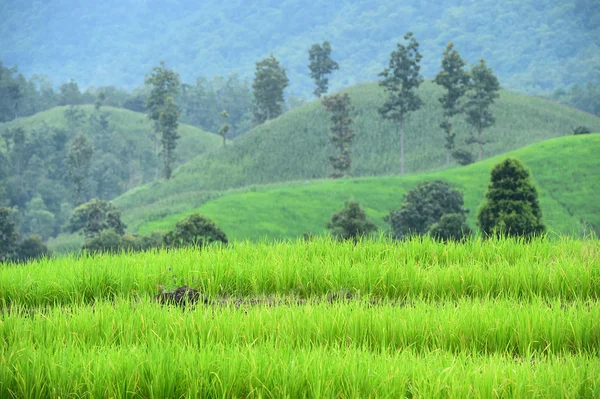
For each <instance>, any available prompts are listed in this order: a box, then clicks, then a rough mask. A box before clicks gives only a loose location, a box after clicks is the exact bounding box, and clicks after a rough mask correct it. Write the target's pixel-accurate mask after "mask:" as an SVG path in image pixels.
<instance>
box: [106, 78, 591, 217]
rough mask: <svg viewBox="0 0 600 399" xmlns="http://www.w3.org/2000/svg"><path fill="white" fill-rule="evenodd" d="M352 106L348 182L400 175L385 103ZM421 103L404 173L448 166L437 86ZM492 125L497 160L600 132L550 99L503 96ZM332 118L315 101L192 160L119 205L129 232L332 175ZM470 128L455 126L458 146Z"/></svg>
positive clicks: (370, 100) (359, 101) (356, 97)
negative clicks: (251, 189) (211, 202)
mask: <svg viewBox="0 0 600 399" xmlns="http://www.w3.org/2000/svg"><path fill="white" fill-rule="evenodd" d="M345 92H347V93H349V94H350V96H351V98H352V101H353V104H354V106H355V108H356V113H355V115H354V120H355V128H356V139H355V141H354V143H353V148H352V151H353V160H352V165H353V167H352V173H353V176H356V177H359V176H374V175H392V174H396V173H398V171H399V169H400V166H399V155H398V154H399V141H398V135H397V133H396V128H395V126H394V125H393V124H391V123H390V122H387V121H384V120H382V119H381V118H380V116H379V114H378V112H377V109H378V107H379V106H380V105H381V104H382V102H383V99H384V93H383V91H382V90H381V89H380V88H379V87H378V85H377V84H376V83H370V84H363V85H358V86H355V87H352V88H350V89H348V90H346V91H345ZM420 93H421V96H422V98H423V99H424V102H425V105H424V106H423V107H422V109H421V110H419V111H418V112H416V113H414V115H412V116H411V117H410V120H409V122H408V125H407V129H406V132H407V133H406V170H407V172H408V173H422V172H428V171H435V170H439V169H440V168H442V167H443V165H444V161H445V155H444V154H445V152H444V151H445V150H444V147H443V132H442V130H441V129H440V128H439V126H438V125H439V120H440V119H441V118H442V111H441V106H440V104H439V102H438V100H437V99H438V97H439V96H440V94H441V90H440V89H439V87H438V86H437V85H435V84H433V83H431V82H426V83H425V84H424V85H423V86H422V88H421V89H420ZM493 112H494V114H495V115H496V119H497V123H496V125H495V126H494V127H492V128H490V129H489V131H487V132H486V134H485V135H486V137H487V138H489V140H490V141H491V142H490V143H489V144H488V145H486V147H485V149H484V156H485V157H489V156H494V155H498V154H501V153H504V152H507V151H512V150H516V149H518V148H522V147H524V146H526V145H529V144H533V143H536V142H540V141H543V140H547V139H551V138H555V137H560V136H564V135H568V134H571V132H572V129H573V127H575V126H579V125H585V126H588V127H590V128H592V129H594V130H596V131H600V118H598V117H595V116H593V115H591V114H587V113H584V112H581V111H577V110H574V109H572V108H568V107H565V106H562V105H559V104H556V103H553V102H550V101H547V100H543V99H540V98H536V97H531V96H527V95H523V94H518V93H513V92H509V91H505V90H503V91H501V94H500V98H499V99H498V101H497V103H496V104H495V105H494V107H493ZM328 129H329V116H328V115H327V114H326V113H325V112H324V111H323V107H322V106H321V105H320V103H319V102H317V101H314V102H312V103H309V104H306V105H304V106H301V107H299V108H297V109H294V110H292V111H290V112H288V113H286V114H284V115H283V116H281V117H280V118H278V119H276V120H272V121H269V122H267V123H265V124H264V125H261V126H258V127H256V128H255V129H253V130H252V131H251V132H249V133H247V134H245V135H243V136H242V137H240V138H238V139H236V140H235V141H234V142H233V143H232V145H228V146H227V147H226V148H220V149H218V150H216V151H213V152H210V153H206V154H204V155H202V156H199V157H196V158H194V159H193V160H192V161H190V162H188V163H187V164H185V165H183V166H182V167H180V168H179V169H178V170H176V171H175V173H174V176H173V178H172V179H171V180H170V181H168V182H160V183H156V184H151V185H146V186H142V187H138V188H136V189H134V190H132V191H130V192H128V193H126V194H125V195H123V196H121V197H119V198H118V199H116V201H115V202H116V203H117V205H118V206H119V207H120V208H121V209H122V210H123V213H124V214H125V215H129V216H127V219H129V220H128V223H129V224H130V227H131V228H133V229H135V228H136V226H137V225H139V223H140V222H143V221H149V220H154V219H157V218H161V217H164V216H166V215H168V214H170V213H176V212H181V211H185V210H187V209H190V208H192V207H196V206H199V205H201V204H202V203H204V202H206V200H208V199H213V198H215V197H216V196H219V195H220V193H219V192H220V191H223V190H227V189H231V188H241V187H244V186H248V185H252V184H268V183H274V182H286V181H293V180H302V179H318V178H324V177H327V176H328V175H329V173H330V172H331V169H330V166H329V164H328V161H327V159H328V156H329V154H330V153H331V147H330V145H329V142H328ZM469 129H470V128H469V127H468V125H467V124H466V123H465V122H464V121H462V120H457V121H456V131H457V133H458V137H457V143H462V142H464V140H465V139H466V138H467V136H468V132H469V131H470V130H469Z"/></svg>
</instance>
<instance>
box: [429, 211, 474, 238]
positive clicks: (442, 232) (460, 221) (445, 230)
mask: <svg viewBox="0 0 600 399" xmlns="http://www.w3.org/2000/svg"><path fill="white" fill-rule="evenodd" d="M471 234H472V231H471V228H470V227H469V225H468V224H467V222H466V218H465V215H464V214H460V213H446V214H444V215H442V218H441V219H440V221H439V222H438V223H434V224H433V225H432V226H431V228H430V229H429V235H430V236H431V237H433V238H434V239H436V240H440V241H443V242H448V241H463V240H464V239H466V238H467V237H469V236H471Z"/></svg>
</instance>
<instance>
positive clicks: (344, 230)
mask: <svg viewBox="0 0 600 399" xmlns="http://www.w3.org/2000/svg"><path fill="white" fill-rule="evenodd" d="M327 228H328V229H330V230H331V234H332V235H333V236H334V237H337V238H338V239H342V240H353V241H354V242H356V241H358V239H359V237H363V236H366V235H368V234H371V233H372V232H374V231H376V230H377V226H375V224H374V223H373V222H371V221H369V220H367V215H366V214H365V211H364V209H363V208H362V207H361V206H360V204H359V203H358V202H355V201H346V202H344V208H343V209H342V210H341V211H339V212H337V213H335V214H334V215H333V216H331V221H330V222H329V223H327Z"/></svg>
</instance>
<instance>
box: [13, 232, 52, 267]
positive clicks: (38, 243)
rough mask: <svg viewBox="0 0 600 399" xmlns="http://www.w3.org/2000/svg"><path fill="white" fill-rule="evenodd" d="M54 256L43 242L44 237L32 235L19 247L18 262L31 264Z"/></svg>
mask: <svg viewBox="0 0 600 399" xmlns="http://www.w3.org/2000/svg"><path fill="white" fill-rule="evenodd" d="M51 255H52V251H50V250H49V249H48V247H46V245H45V244H44V242H43V241H42V237H40V236H38V235H31V236H29V237H27V238H25V239H24V240H23V241H21V242H20V243H19V245H18V247H17V255H16V258H15V259H16V261H18V262H29V261H31V260H34V259H38V258H42V257H48V256H51Z"/></svg>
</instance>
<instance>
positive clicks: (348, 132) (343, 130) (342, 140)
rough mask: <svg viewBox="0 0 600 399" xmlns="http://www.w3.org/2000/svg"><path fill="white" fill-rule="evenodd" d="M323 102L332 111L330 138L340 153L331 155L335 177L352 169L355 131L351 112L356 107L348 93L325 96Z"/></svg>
mask: <svg viewBox="0 0 600 399" xmlns="http://www.w3.org/2000/svg"><path fill="white" fill-rule="evenodd" d="M321 103H322V104H323V105H324V106H325V110H326V111H327V112H329V113H331V122H332V125H331V127H330V133H329V140H330V141H331V144H333V146H334V147H335V148H336V149H337V151H338V154H336V155H332V156H330V157H329V163H330V164H331V166H332V167H333V169H334V172H333V173H332V174H331V175H330V176H331V177H333V178H338V177H343V176H344V175H345V174H346V173H348V172H349V171H350V166H351V165H352V151H351V149H350V144H352V139H353V138H354V136H355V133H354V129H353V128H352V124H353V123H354V121H353V120H352V118H350V112H352V111H353V109H354V108H353V107H352V103H351V101H350V96H348V94H347V93H345V94H344V95H341V94H336V95H332V96H328V97H325V98H324V99H323V100H322V101H321Z"/></svg>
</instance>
